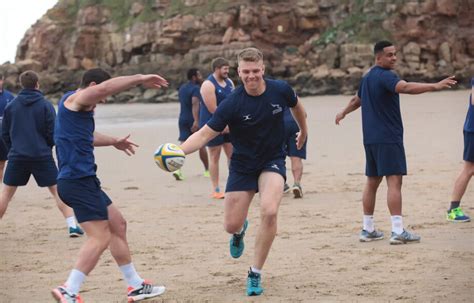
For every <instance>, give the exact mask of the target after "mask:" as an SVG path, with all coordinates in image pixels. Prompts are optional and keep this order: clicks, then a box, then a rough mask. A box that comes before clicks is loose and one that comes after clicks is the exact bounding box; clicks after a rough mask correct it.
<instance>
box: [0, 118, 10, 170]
mask: <svg viewBox="0 0 474 303" xmlns="http://www.w3.org/2000/svg"><path fill="white" fill-rule="evenodd" d="M0 126H1V123H0ZM7 160H8V148H7V145H6V144H5V142H3V140H2V139H1V138H0V161H7Z"/></svg>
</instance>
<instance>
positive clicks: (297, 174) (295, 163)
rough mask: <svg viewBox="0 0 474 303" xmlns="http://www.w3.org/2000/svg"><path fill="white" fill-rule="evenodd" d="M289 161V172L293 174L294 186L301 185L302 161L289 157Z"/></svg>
mask: <svg viewBox="0 0 474 303" xmlns="http://www.w3.org/2000/svg"><path fill="white" fill-rule="evenodd" d="M290 160H291V172H292V173H293V179H294V182H295V184H300V183H301V178H302V177H303V159H301V158H298V157H290Z"/></svg>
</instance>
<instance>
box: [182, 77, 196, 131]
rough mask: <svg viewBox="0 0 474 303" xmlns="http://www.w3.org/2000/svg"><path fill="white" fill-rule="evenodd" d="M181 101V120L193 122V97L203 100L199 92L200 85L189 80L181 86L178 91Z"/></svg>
mask: <svg viewBox="0 0 474 303" xmlns="http://www.w3.org/2000/svg"><path fill="white" fill-rule="evenodd" d="M178 96H179V103H180V105H181V110H180V112H179V121H180V122H182V123H185V122H191V123H192V122H193V121H194V117H193V97H197V98H199V100H201V94H200V92H199V85H197V84H195V83H193V82H191V81H189V82H187V83H185V84H183V85H181V87H180V88H179V92H178Z"/></svg>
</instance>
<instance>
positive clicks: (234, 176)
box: [225, 159, 286, 192]
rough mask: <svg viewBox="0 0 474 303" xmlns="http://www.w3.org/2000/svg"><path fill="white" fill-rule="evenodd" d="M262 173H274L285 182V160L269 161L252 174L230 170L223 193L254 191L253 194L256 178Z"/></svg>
mask: <svg viewBox="0 0 474 303" xmlns="http://www.w3.org/2000/svg"><path fill="white" fill-rule="evenodd" d="M264 171H272V172H276V173H278V174H280V175H281V176H282V177H283V179H284V180H285V181H286V167H285V159H275V160H272V161H269V162H267V163H266V164H265V165H264V167H263V169H262V170H260V171H258V172H255V173H252V174H244V173H240V172H236V171H235V170H232V169H231V170H230V171H229V177H228V178H227V185H226V188H225V191H226V192H231V191H251V190H255V192H258V178H259V177H260V174H261V173H262V172H264Z"/></svg>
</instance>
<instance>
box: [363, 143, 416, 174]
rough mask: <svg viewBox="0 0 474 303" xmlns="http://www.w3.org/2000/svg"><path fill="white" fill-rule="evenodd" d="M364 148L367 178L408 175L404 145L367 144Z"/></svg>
mask: <svg viewBox="0 0 474 303" xmlns="http://www.w3.org/2000/svg"><path fill="white" fill-rule="evenodd" d="M364 148H365V159H366V166H365V175H366V176H367V177H380V176H391V175H406V174H407V161H406V157H405V148H404V147H403V143H386V144H366V145H364Z"/></svg>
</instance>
